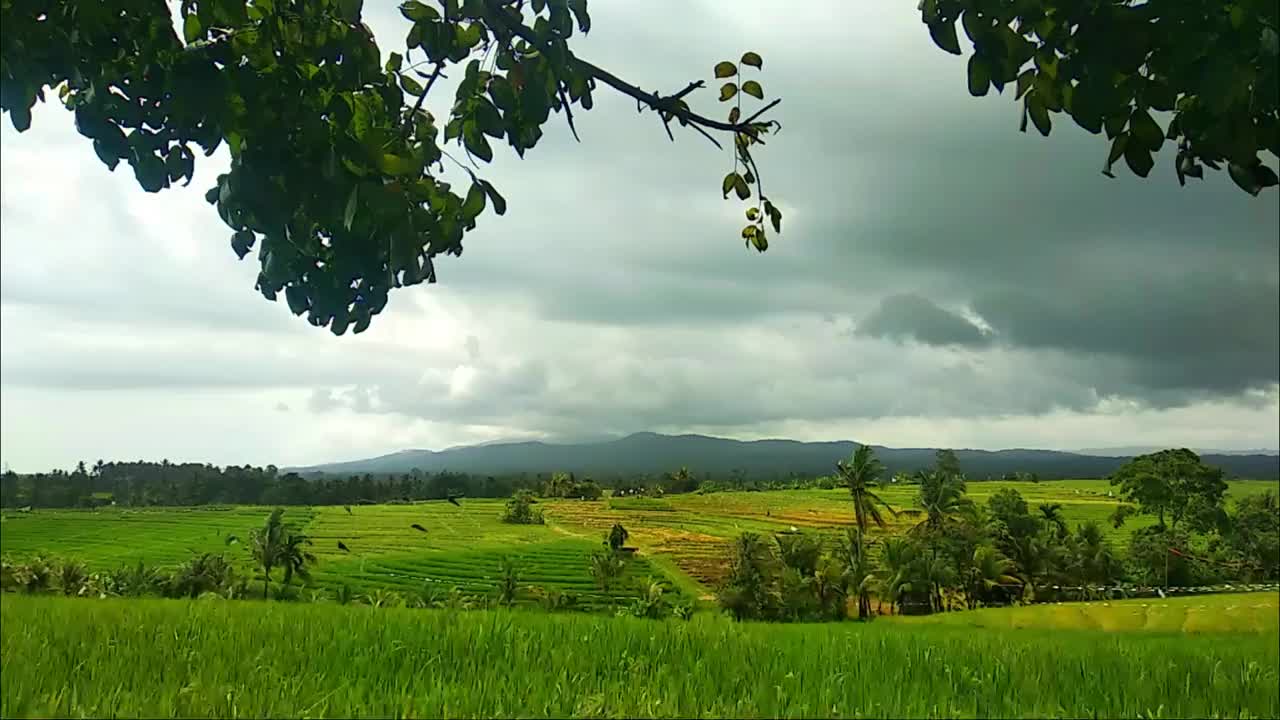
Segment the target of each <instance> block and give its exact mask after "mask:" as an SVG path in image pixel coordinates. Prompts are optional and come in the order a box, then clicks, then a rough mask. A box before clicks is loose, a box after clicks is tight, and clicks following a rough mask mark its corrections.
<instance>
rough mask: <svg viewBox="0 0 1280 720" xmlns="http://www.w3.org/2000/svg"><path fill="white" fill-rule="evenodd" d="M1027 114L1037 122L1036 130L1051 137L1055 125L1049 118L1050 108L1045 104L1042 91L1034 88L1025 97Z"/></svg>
mask: <svg viewBox="0 0 1280 720" xmlns="http://www.w3.org/2000/svg"><path fill="white" fill-rule="evenodd" d="M1023 102H1024V103H1025V107H1026V109H1027V115H1029V116H1030V117H1031V122H1033V123H1035V126H1036V130H1039V131H1040V134H1041V135H1043V136H1045V137H1049V130H1051V129H1052V127H1053V122H1052V121H1051V120H1050V119H1049V109H1048V108H1046V107H1045V106H1044V99H1043V98H1041V97H1040V93H1038V92H1036V91H1034V90H1032V91H1031V92H1029V93H1027V94H1026V97H1024V98H1023Z"/></svg>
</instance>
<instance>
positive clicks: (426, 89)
mask: <svg viewBox="0 0 1280 720" xmlns="http://www.w3.org/2000/svg"><path fill="white" fill-rule="evenodd" d="M442 70H444V61H443V60H442V61H440V62H438V63H436V69H435V70H433V71H432V72H431V77H429V78H427V84H426V86H425V87H423V88H422V94H421V95H419V96H418V100H417V102H415V103H414V104H413V110H410V111H409V119H408V120H407V121H406V122H405V124H404V129H403V130H402V131H401V135H400V136H401V137H408V136H409V132H410V130H412V128H413V116H414V115H417V114H418V111H419V110H421V109H422V103H424V102H426V100H427V93H429V92H431V86H432V85H434V84H435V83H436V78H438V77H440V71H442Z"/></svg>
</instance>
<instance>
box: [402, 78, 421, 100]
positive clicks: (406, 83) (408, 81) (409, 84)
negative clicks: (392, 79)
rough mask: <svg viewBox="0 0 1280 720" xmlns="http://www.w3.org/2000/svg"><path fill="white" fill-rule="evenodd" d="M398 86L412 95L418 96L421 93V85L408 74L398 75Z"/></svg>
mask: <svg viewBox="0 0 1280 720" xmlns="http://www.w3.org/2000/svg"><path fill="white" fill-rule="evenodd" d="M400 87H401V88H402V89H403V90H404V91H405V92H407V93H409V94H410V95H412V96H414V97H418V96H419V95H421V94H422V93H423V89H422V85H421V84H419V83H418V81H417V80H414V79H413V78H411V77H409V76H408V75H401V76H400Z"/></svg>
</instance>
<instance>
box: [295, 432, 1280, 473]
mask: <svg viewBox="0 0 1280 720" xmlns="http://www.w3.org/2000/svg"><path fill="white" fill-rule="evenodd" d="M873 447H874V448H875V450H876V455H877V456H878V457H879V458H880V461H881V462H882V463H884V465H885V467H886V469H887V470H888V472H890V473H896V472H914V471H916V470H920V469H923V468H927V467H929V466H931V465H932V464H933V461H934V452H935V450H934V449H933V448H889V447H880V446H873ZM856 448H857V443H854V442H851V441H836V442H799V441H796V440H752V441H743V440H731V439H728V438H717V437H708V436H706V435H661V434H658V433H651V432H641V433H635V434H632V435H627V436H626V437H622V438H618V439H614V440H607V441H597V442H579V443H563V444H561V443H547V442H540V441H532V442H497V443H492V442H491V443H485V444H482V445H467V446H461V447H453V448H449V449H447V450H439V451H435V450H402V451H400V452H396V453H392V454H390V455H382V456H379V457H373V458H367V459H363V460H351V461H347V462H336V463H328V464H324V465H314V466H310V467H297V468H290V469H291V470H293V471H294V472H298V473H302V474H316V473H321V474H342V475H350V474H364V473H372V474H383V473H405V472H409V471H411V470H414V469H418V470H422V471H424V472H440V471H442V470H452V471H454V472H465V473H471V474H478V475H509V474H516V473H535V474H536V473H549V472H557V471H565V472H575V473H578V474H587V475H591V476H593V477H597V478H610V477H620V476H635V475H641V474H656V473H661V472H666V471H670V470H674V469H676V468H679V467H680V466H686V467H688V468H689V469H690V470H691V471H693V472H694V473H695V474H697V475H703V474H705V473H710V474H711V475H712V476H717V477H724V476H728V475H729V474H731V473H734V472H741V473H743V474H745V476H747V477H752V478H762V479H764V478H777V477H786V476H789V475H791V474H793V473H795V474H799V475H802V476H814V475H826V474H830V473H832V472H833V471H834V469H835V463H836V461H837V460H841V459H844V458H847V457H849V455H850V454H851V453H852V452H853V451H854V449H856ZM955 453H956V457H957V458H958V459H959V460H960V466H961V468H962V469H963V470H964V472H965V473H966V474H967V475H968V476H969V477H971V478H987V477H999V476H1002V475H1006V474H1011V473H1015V472H1029V473H1035V474H1036V475H1038V476H1039V477H1041V478H1045V479H1051V478H1071V477H1076V478H1089V477H1104V476H1106V475H1109V474H1110V473H1111V472H1112V471H1114V470H1115V469H1116V468H1118V467H1120V465H1121V464H1123V463H1124V462H1125V461H1126V460H1127V459H1129V457H1130V456H1131V455H1130V454H1124V455H1119V456H1108V455H1091V454H1084V453H1072V452H1062V451H1058V450H1027V449H1013V450H956V451H955ZM1201 457H1202V459H1203V460H1204V461H1205V462H1206V463H1208V464H1210V465H1215V466H1217V467H1221V468H1222V469H1223V470H1224V471H1225V472H1226V474H1227V475H1228V476H1229V477H1243V478H1266V479H1271V478H1278V477H1280V457H1278V456H1276V455H1271V454H1263V453H1258V454H1250V455H1240V454H1234V453H1232V454H1227V453H1214V454H1205V455H1201Z"/></svg>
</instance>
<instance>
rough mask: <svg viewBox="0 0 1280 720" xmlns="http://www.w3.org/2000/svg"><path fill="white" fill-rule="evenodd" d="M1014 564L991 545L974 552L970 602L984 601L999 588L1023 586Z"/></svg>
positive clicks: (970, 570)
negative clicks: (1015, 573) (1016, 574)
mask: <svg viewBox="0 0 1280 720" xmlns="http://www.w3.org/2000/svg"><path fill="white" fill-rule="evenodd" d="M1016 569H1017V567H1016V566H1015V565H1014V562H1013V561H1012V560H1010V559H1009V558H1007V557H1005V556H1004V555H1003V554H1001V553H1000V551H999V550H997V549H996V548H994V547H993V546H991V545H979V546H978V548H977V549H976V550H974V551H973V566H972V567H970V568H969V592H968V595H969V600H970V602H972V601H975V600H979V599H983V598H986V597H987V594H988V593H990V592H991V591H992V590H995V589H996V588H998V587H1007V586H1010V585H1018V584H1021V582H1022V581H1021V580H1019V579H1018V578H1017V577H1016V576H1014V574H1013V573H1014V572H1015V571H1016Z"/></svg>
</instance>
